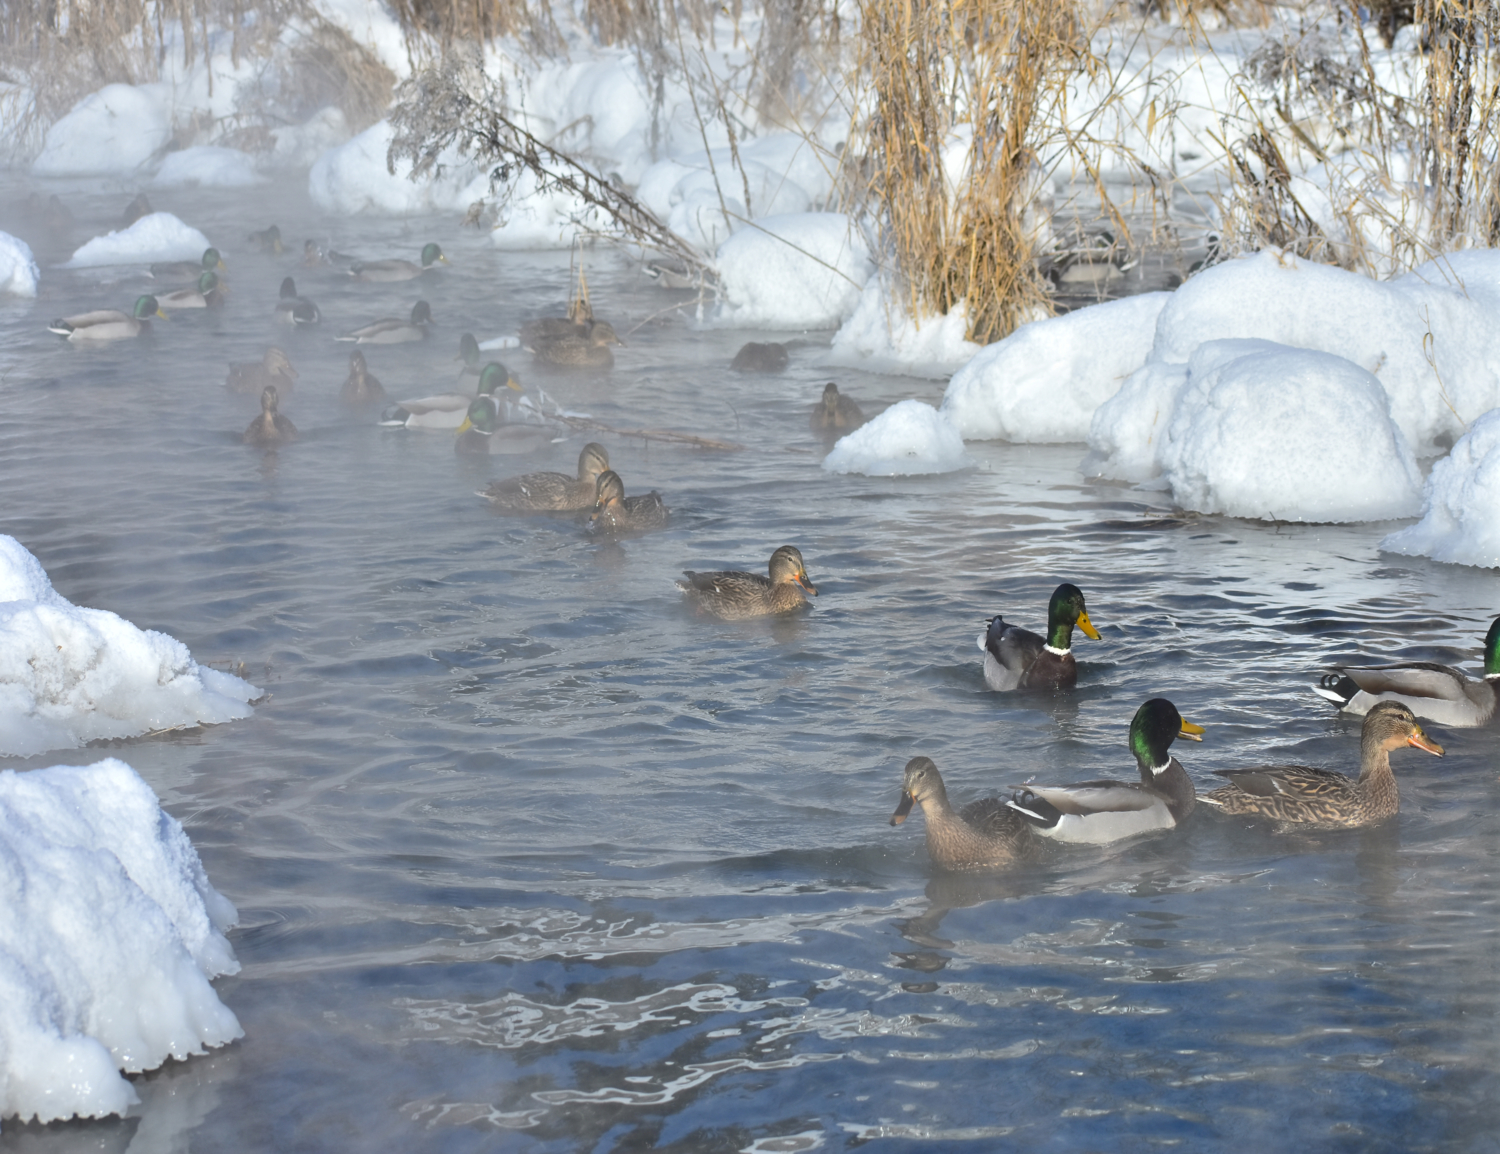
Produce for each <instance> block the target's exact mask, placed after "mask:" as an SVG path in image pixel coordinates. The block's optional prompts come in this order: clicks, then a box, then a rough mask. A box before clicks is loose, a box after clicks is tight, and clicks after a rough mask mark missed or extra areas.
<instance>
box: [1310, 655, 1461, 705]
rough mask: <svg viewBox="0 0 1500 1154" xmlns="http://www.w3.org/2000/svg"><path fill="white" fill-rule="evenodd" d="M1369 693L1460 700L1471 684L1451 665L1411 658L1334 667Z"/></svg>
mask: <svg viewBox="0 0 1500 1154" xmlns="http://www.w3.org/2000/svg"><path fill="white" fill-rule="evenodd" d="M1334 668H1335V669H1336V670H1338V672H1340V673H1342V674H1343V675H1344V676H1345V677H1347V678H1349V680H1350V681H1352V682H1354V684H1355V685H1357V686H1359V687H1360V688H1361V689H1363V690H1364V691H1365V692H1366V693H1373V694H1381V693H1397V694H1400V695H1401V696H1403V697H1432V698H1441V699H1443V700H1445V701H1459V700H1462V699H1463V698H1464V697H1465V694H1464V687H1465V685H1466V684H1468V683H1469V679H1468V678H1467V677H1465V676H1464V675H1463V674H1462V673H1461V672H1459V671H1458V670H1457V669H1454V668H1453V667H1452V666H1451V665H1438V664H1437V663H1436V662H1432V661H1409V662H1401V663H1398V664H1392V665H1360V666H1343V665H1336V666H1334Z"/></svg>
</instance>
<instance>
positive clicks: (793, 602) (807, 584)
mask: <svg viewBox="0 0 1500 1154" xmlns="http://www.w3.org/2000/svg"><path fill="white" fill-rule="evenodd" d="M768 571H769V572H770V577H769V578H767V577H762V576H761V575H760V574H759V573H744V572H741V571H739V570H733V569H731V570H723V571H720V572H716V573H695V572H693V571H692V570H691V569H689V570H687V571H686V572H685V573H684V576H685V577H686V578H687V580H686V581H678V582H677V587H678V588H679V589H681V590H682V591H683V592H684V593H685V594H687V599H688V603H689V604H691V605H692V606H694V607H695V608H696V609H698V610H700V611H701V612H703V613H708V614H711V615H712V616H714V617H718V618H722V619H723V620H725V621H741V620H744V619H745V618H747V617H765V616H768V615H770V614H773V613H790V612H792V611H793V610H795V609H802V608H804V607H805V606H807V605H808V604H809V602H808V600H807V595H808V594H811V595H812V596H814V597H816V596H817V595H818V590H817V589H816V588H815V587H814V585H813V583H812V580H811V579H810V578H809V577H808V575H807V566H806V565H804V564H803V563H802V553H801V552H800V551H799V550H798V549H797V547H796V546H795V545H783V546H782V547H781V548H780V549H778V550H776V552H774V553H772V554H771V561H770V565H769V566H768Z"/></svg>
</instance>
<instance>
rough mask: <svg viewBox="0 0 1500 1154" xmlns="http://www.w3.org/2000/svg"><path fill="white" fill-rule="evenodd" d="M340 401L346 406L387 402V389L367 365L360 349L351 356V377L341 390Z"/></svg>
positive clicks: (345, 379) (347, 378)
mask: <svg viewBox="0 0 1500 1154" xmlns="http://www.w3.org/2000/svg"><path fill="white" fill-rule="evenodd" d="M339 400H341V401H343V402H344V403H345V404H346V405H367V404H370V403H371V402H373V401H383V400H385V388H384V387H383V386H382V385H381V383H380V381H379V380H378V379H377V378H376V376H375V374H374V373H372V372H370V370H369V368H368V367H367V366H366V365H365V354H364V353H362V352H360V351H359V350H358V349H355V350H354V351H353V352H352V353H350V354H349V375H348V376H347V377H345V378H344V384H343V387H342V388H340V389H339Z"/></svg>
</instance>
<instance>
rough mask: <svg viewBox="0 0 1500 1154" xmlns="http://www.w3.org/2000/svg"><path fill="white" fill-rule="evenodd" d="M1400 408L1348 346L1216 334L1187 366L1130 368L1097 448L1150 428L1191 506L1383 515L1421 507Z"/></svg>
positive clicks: (1304, 515) (1255, 513) (1247, 512)
mask: <svg viewBox="0 0 1500 1154" xmlns="http://www.w3.org/2000/svg"><path fill="white" fill-rule="evenodd" d="M1390 410H1391V405H1390V401H1389V399H1388V398H1387V396H1386V394H1385V390H1384V389H1383V388H1382V387H1381V385H1380V382H1379V381H1378V380H1376V379H1375V377H1374V376H1373V375H1372V374H1370V373H1369V372H1367V371H1365V370H1364V369H1362V368H1360V367H1359V366H1358V365H1356V364H1354V363H1352V362H1350V361H1347V360H1345V359H1344V358H1343V357H1337V356H1333V355H1332V354H1330V353H1320V352H1310V351H1308V350H1306V349H1294V348H1288V347H1286V346H1284V345H1277V344H1275V343H1273V342H1270V341H1253V340H1227V341H1208V342H1206V343H1204V344H1203V345H1201V346H1200V347H1199V348H1198V349H1196V350H1195V351H1194V353H1193V356H1192V358H1191V359H1190V360H1189V362H1188V365H1187V366H1186V369H1185V370H1184V369H1181V368H1174V367H1171V366H1160V365H1148V366H1146V367H1145V368H1143V369H1142V370H1141V371H1140V372H1139V373H1137V374H1135V375H1134V376H1132V378H1131V380H1130V381H1128V382H1127V383H1126V385H1125V386H1124V387H1123V388H1122V389H1121V390H1120V393H1119V394H1118V395H1117V396H1116V397H1115V398H1114V399H1113V400H1112V401H1111V402H1110V403H1108V404H1106V405H1104V406H1101V407H1100V409H1099V412H1098V414H1096V417H1095V422H1094V425H1095V433H1096V434H1097V436H1096V437H1091V439H1090V440H1091V444H1094V445H1095V451H1096V453H1097V452H1099V451H1100V450H1101V449H1103V448H1104V447H1105V446H1106V445H1107V444H1108V443H1110V442H1114V443H1121V442H1123V443H1126V444H1135V443H1138V442H1139V439H1140V434H1139V431H1140V430H1142V429H1149V430H1150V434H1151V436H1150V438H1149V439H1150V440H1151V441H1152V443H1153V444H1154V445H1155V446H1156V460H1157V463H1158V464H1159V465H1160V467H1161V470H1162V474H1163V476H1164V478H1165V480H1166V483H1167V485H1168V486H1169V487H1170V488H1171V491H1172V497H1173V499H1174V500H1175V501H1176V502H1177V503H1178V504H1180V505H1182V506H1183V507H1184V508H1188V509H1196V510H1198V511H1200V512H1205V513H1228V514H1230V515H1231V516H1235V517H1256V518H1263V519H1267V520H1278V521H1319V522H1326V521H1378V520H1385V519H1388V518H1393V517H1406V516H1411V515H1412V513H1413V512H1414V511H1415V509H1416V508H1417V503H1418V498H1419V493H1420V488H1421V486H1420V482H1421V472H1420V471H1419V470H1418V468H1417V463H1416V459H1415V458H1414V457H1413V456H1412V452H1411V449H1410V447H1409V446H1408V444H1407V442H1406V439H1405V438H1404V437H1403V436H1402V435H1401V432H1400V430H1399V429H1398V428H1397V427H1396V424H1395V422H1394V421H1393V420H1392V417H1391V411H1390ZM1112 426H1113V427H1112ZM1120 426H1124V427H1125V428H1126V429H1130V430H1132V435H1122V434H1121V432H1120ZM1163 431H1164V432H1165V436H1162V435H1161V434H1162V432H1163ZM1106 471H1108V470H1106Z"/></svg>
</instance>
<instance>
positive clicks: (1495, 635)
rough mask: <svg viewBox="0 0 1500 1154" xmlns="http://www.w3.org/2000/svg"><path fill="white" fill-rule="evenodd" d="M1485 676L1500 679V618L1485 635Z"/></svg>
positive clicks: (1497, 618) (1496, 619)
mask: <svg viewBox="0 0 1500 1154" xmlns="http://www.w3.org/2000/svg"><path fill="white" fill-rule="evenodd" d="M1484 676H1485V678H1486V679H1488V678H1491V677H1500V617H1496V618H1495V620H1494V623H1493V624H1491V625H1490V631H1489V632H1488V633H1486V634H1485V635H1484Z"/></svg>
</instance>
